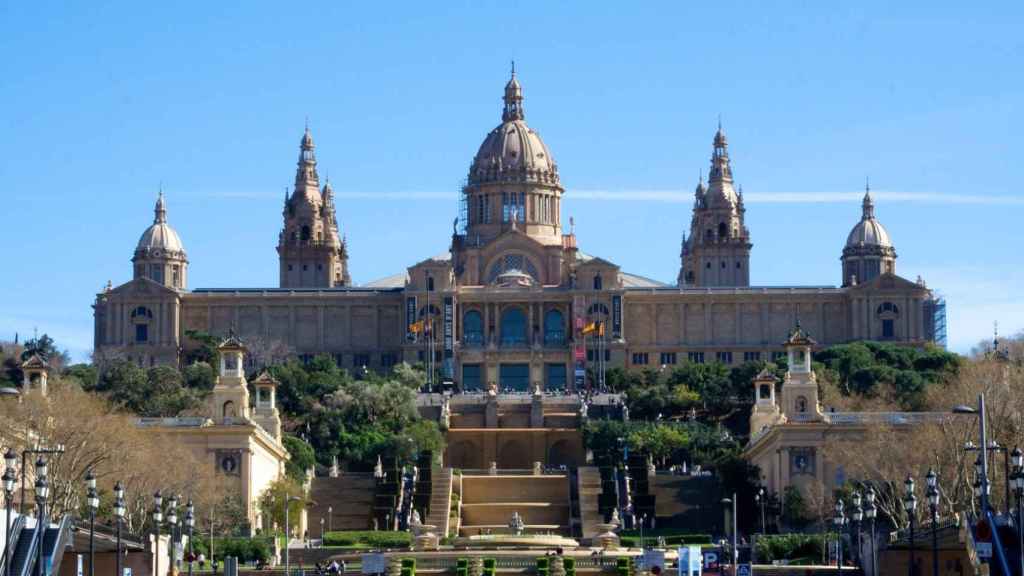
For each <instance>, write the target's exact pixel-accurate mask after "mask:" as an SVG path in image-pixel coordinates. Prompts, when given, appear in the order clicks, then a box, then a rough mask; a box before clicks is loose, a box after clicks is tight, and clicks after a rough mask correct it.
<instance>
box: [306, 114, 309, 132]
mask: <svg viewBox="0 0 1024 576" xmlns="http://www.w3.org/2000/svg"><path fill="white" fill-rule="evenodd" d="M306 132H309V114H306Z"/></svg>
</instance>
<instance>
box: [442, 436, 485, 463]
mask: <svg viewBox="0 0 1024 576" xmlns="http://www.w3.org/2000/svg"><path fill="white" fill-rule="evenodd" d="M481 455H482V451H481V450H480V447H479V446H477V444H476V442H473V441H472V440H459V441H458V442H455V443H454V444H451V445H450V446H448V466H449V467H451V468H464V469H481V468H485V466H484V463H483V462H482V461H481Z"/></svg>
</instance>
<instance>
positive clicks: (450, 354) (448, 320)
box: [442, 296, 455, 380]
mask: <svg viewBox="0 0 1024 576" xmlns="http://www.w3.org/2000/svg"><path fill="white" fill-rule="evenodd" d="M454 357H455V297H454V296H445V297H444V363H443V364H442V369H443V370H444V378H445V379H447V380H450V379H451V378H452V375H453V374H454V370H453V369H452V368H453V367H452V363H453V361H454Z"/></svg>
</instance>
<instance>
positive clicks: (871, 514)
mask: <svg viewBox="0 0 1024 576" xmlns="http://www.w3.org/2000/svg"><path fill="white" fill-rule="evenodd" d="M864 500H865V501H867V503H868V505H867V508H865V509H864V517H865V518H867V519H868V520H870V521H871V574H872V576H877V575H878V562H877V559H876V556H875V517H876V516H877V515H878V508H875V487H874V486H868V491H867V492H865V493H864Z"/></svg>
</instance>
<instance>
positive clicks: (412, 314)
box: [405, 296, 416, 342]
mask: <svg viewBox="0 0 1024 576" xmlns="http://www.w3.org/2000/svg"><path fill="white" fill-rule="evenodd" d="M414 324H416V297H415V296H409V297H407V298H406V299H405V339H406V340H408V341H409V342H415V341H416V333H415V332H414V331H413V328H412V326H413V325H414Z"/></svg>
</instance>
